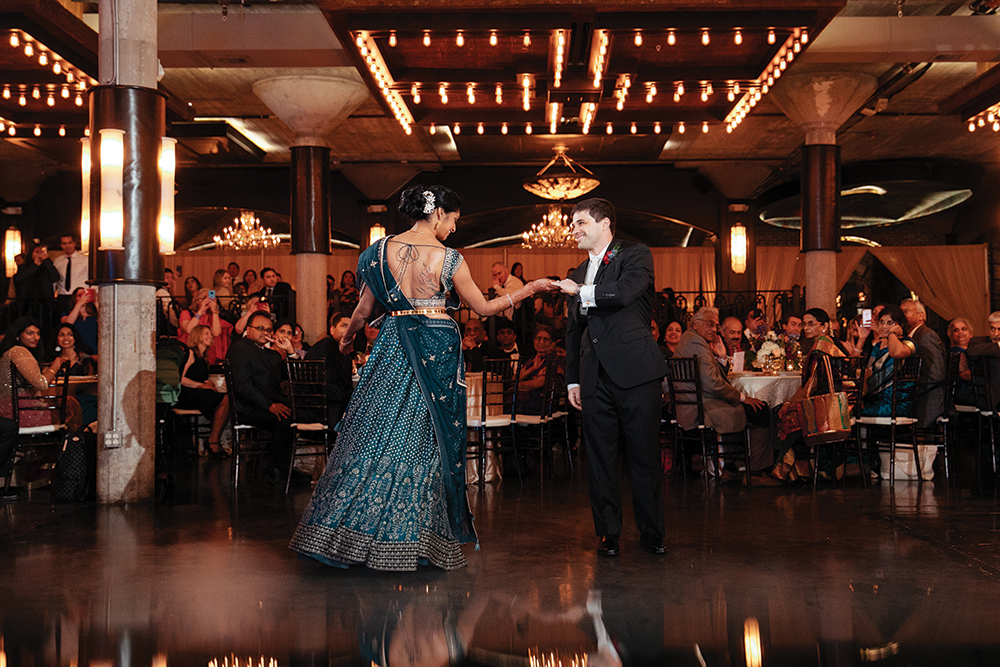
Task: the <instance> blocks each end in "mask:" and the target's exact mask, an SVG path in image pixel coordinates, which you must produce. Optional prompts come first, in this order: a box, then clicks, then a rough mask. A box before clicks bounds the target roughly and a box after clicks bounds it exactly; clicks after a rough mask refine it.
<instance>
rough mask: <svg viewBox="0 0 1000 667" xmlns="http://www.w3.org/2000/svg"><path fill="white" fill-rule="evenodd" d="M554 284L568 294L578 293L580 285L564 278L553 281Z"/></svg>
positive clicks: (574, 294)
mask: <svg viewBox="0 0 1000 667" xmlns="http://www.w3.org/2000/svg"><path fill="white" fill-rule="evenodd" d="M555 286H556V287H558V288H559V289H560V291H562V292H563V293H564V294H569V295H570V296H576V295H577V294H579V293H580V286H579V285H577V284H576V283H575V282H573V281H572V280H570V279H569V278H566V279H565V280H560V281H559V282H557V283H555Z"/></svg>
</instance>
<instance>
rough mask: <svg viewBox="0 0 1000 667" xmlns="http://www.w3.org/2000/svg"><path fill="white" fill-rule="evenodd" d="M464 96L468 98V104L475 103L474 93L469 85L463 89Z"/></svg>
mask: <svg viewBox="0 0 1000 667" xmlns="http://www.w3.org/2000/svg"><path fill="white" fill-rule="evenodd" d="M465 95H466V97H468V98H469V104H475V103H476V92H475V90H474V89H473V87H472V84H471V83H470V84H469V85H468V86H466V88H465Z"/></svg>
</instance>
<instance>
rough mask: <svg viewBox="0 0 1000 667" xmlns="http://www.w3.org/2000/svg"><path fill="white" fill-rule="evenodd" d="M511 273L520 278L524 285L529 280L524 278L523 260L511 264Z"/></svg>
mask: <svg viewBox="0 0 1000 667" xmlns="http://www.w3.org/2000/svg"><path fill="white" fill-rule="evenodd" d="M510 275H512V276H514V277H515V278H517V279H518V280H520V281H521V284H522V285H523V284H525V283H527V282H528V281H527V280H525V279H524V265H522V264H521V262H514V264H513V265H511V267H510Z"/></svg>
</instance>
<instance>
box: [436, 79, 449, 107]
mask: <svg viewBox="0 0 1000 667" xmlns="http://www.w3.org/2000/svg"><path fill="white" fill-rule="evenodd" d="M438 95H439V96H440V97H441V104H448V88H447V86H445V85H444V84H443V83H442V84H441V85H440V86H438Z"/></svg>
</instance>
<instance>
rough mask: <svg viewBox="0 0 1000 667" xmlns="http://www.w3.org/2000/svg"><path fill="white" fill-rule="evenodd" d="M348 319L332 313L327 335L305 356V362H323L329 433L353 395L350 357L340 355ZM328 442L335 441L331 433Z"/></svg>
mask: <svg viewBox="0 0 1000 667" xmlns="http://www.w3.org/2000/svg"><path fill="white" fill-rule="evenodd" d="M350 323H351V316H350V314H348V315H343V314H341V313H334V314H333V315H331V316H330V335H329V336H327V337H326V338H324V339H323V340H321V341H319V342H318V343H316V344H315V345H313V346H312V347H311V348H309V351H308V352H307V353H306V359H307V360H313V359H321V360H323V361H325V362H326V410H327V418H328V420H329V421H328V422H327V423H328V424H329V425H330V428H331V429H332V428H333V427H335V426H336V425H337V422H339V421H340V418H341V417H343V416H344V411H345V410H346V409H347V404H348V402H350V400H351V394H352V393H354V381H353V378H352V375H353V369H352V367H351V357H350V356H348V355H346V354H343V353H342V352H341V351H340V341H341V340H343V338H344V334H345V333H346V332H347V327H348V326H349V325H350ZM331 433H332V435H333V437H332V438H331V441H333V440H334V439H335V438H336V433H334V432H332V431H331Z"/></svg>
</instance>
